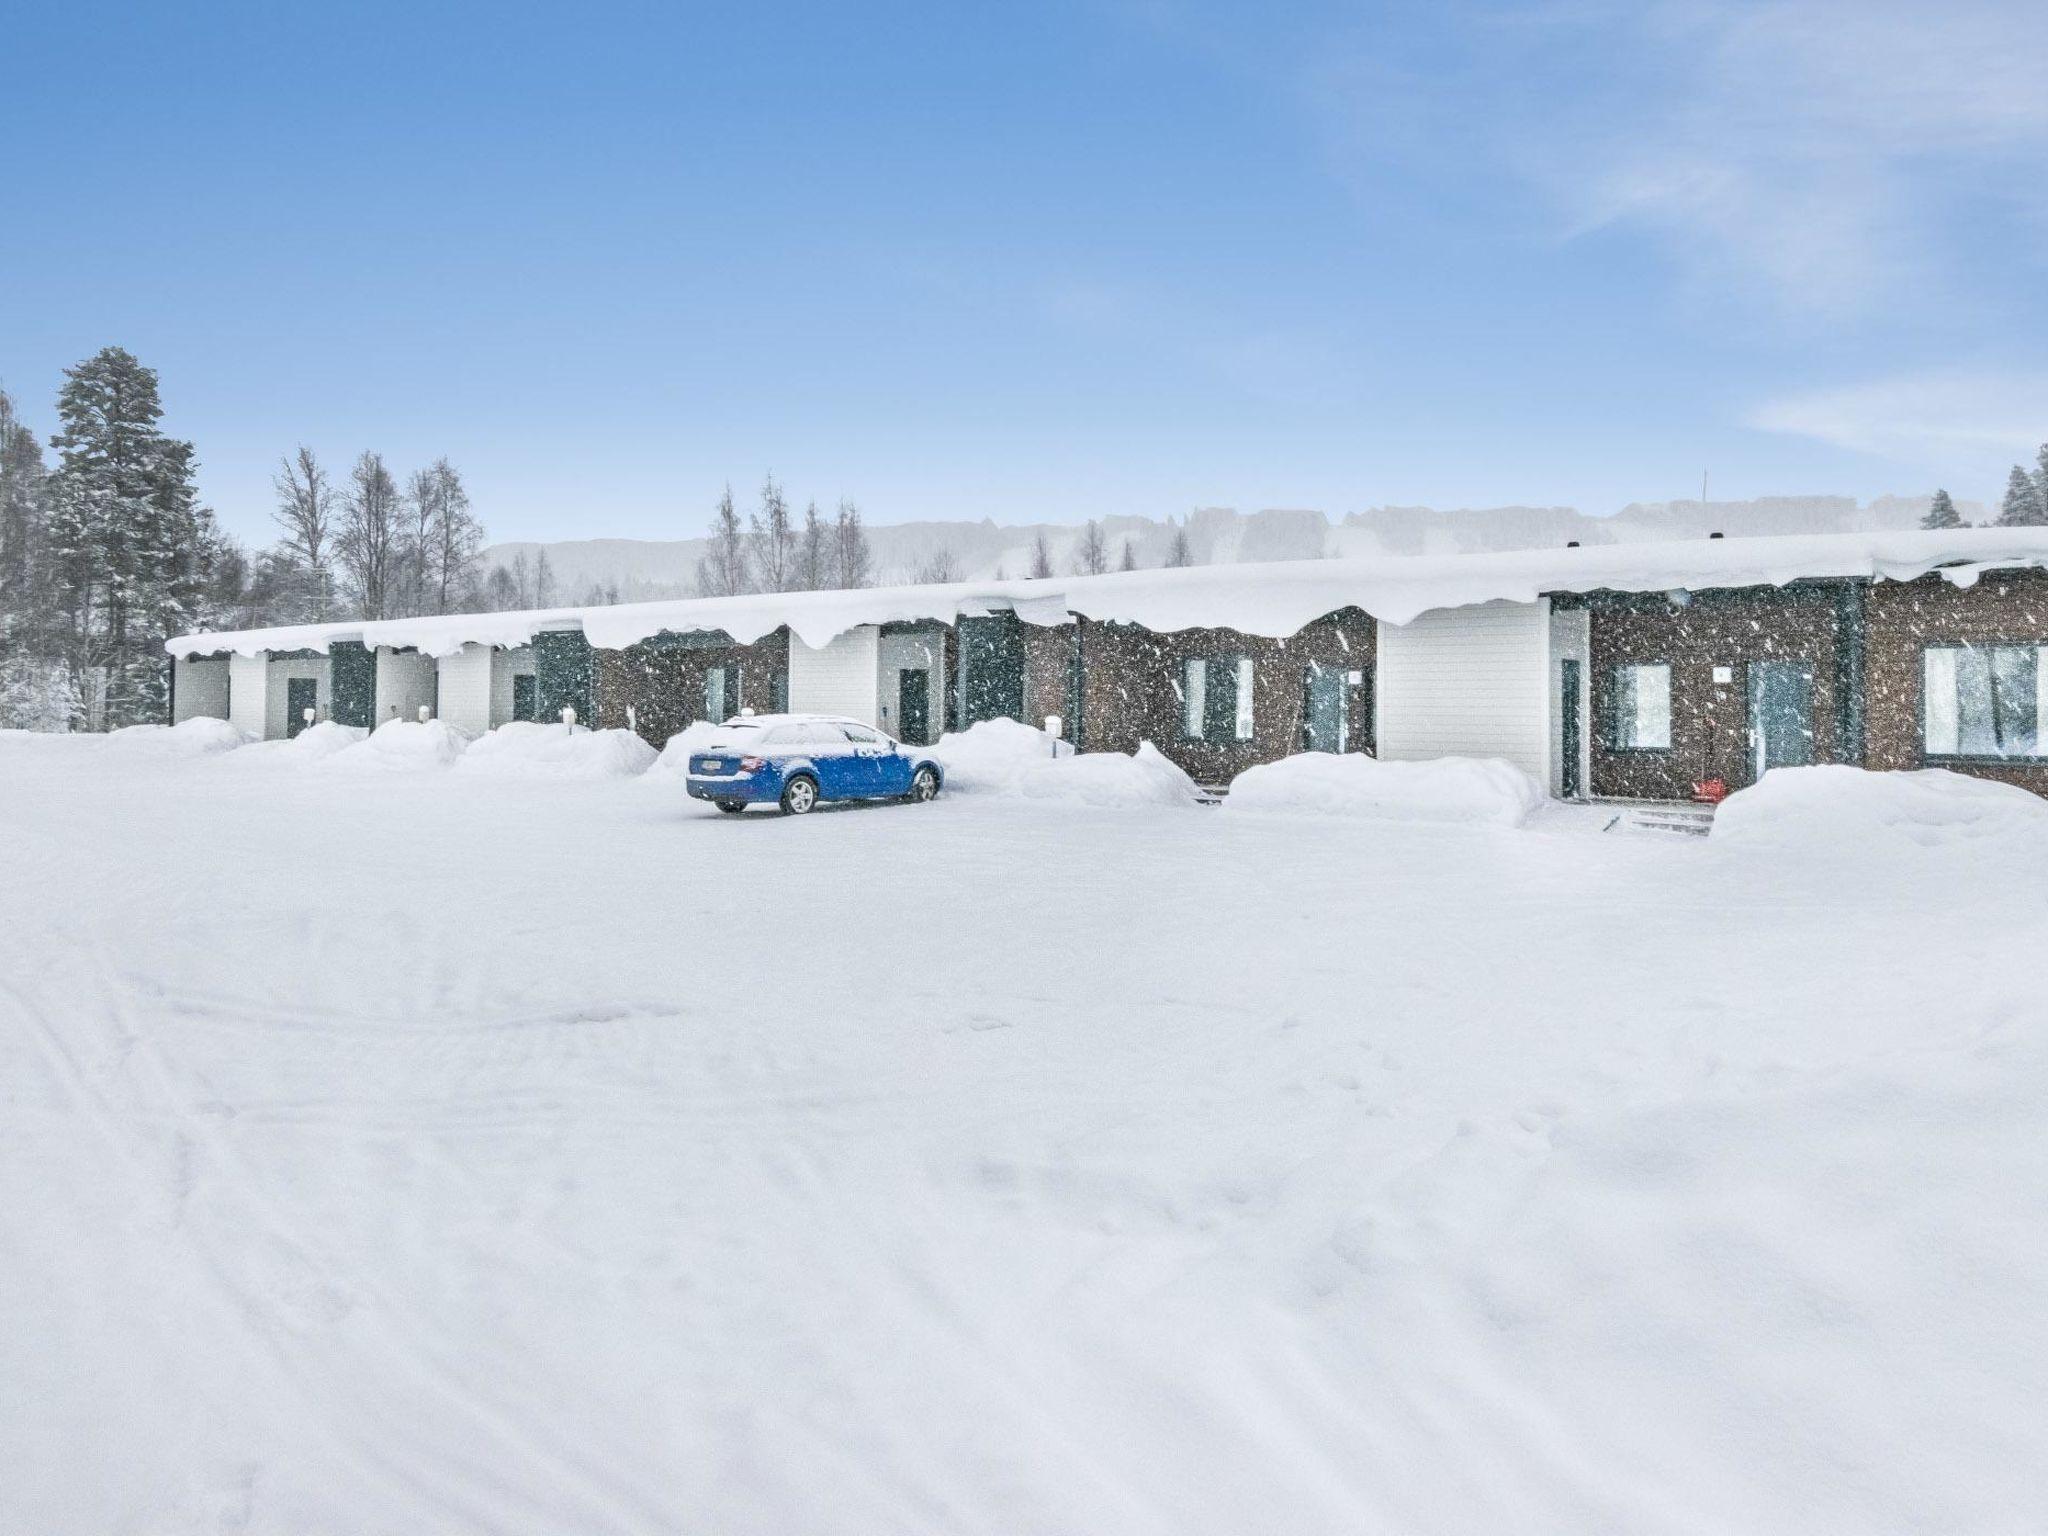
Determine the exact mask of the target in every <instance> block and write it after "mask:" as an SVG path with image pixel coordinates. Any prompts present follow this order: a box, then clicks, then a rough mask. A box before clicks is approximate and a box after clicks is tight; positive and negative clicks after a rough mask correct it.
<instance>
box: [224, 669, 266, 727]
mask: <svg viewBox="0 0 2048 1536" xmlns="http://www.w3.org/2000/svg"><path fill="white" fill-rule="evenodd" d="M228 723H229V724H231V725H233V726H234V727H235V728H236V729H237V730H241V731H246V732H247V733H248V734H249V735H251V736H266V737H267V736H268V735H269V734H270V658H269V657H267V656H230V657H229V658H228Z"/></svg>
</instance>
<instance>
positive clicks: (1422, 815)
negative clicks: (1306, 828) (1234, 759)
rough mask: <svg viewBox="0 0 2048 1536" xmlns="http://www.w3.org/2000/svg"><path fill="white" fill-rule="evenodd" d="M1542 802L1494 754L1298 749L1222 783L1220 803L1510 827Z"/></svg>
mask: <svg viewBox="0 0 2048 1536" xmlns="http://www.w3.org/2000/svg"><path fill="white" fill-rule="evenodd" d="M1543 801H1544V794H1543V786H1542V785H1541V784H1538V783H1537V782H1536V781H1535V780H1534V779H1533V778H1531V777H1530V776H1529V775H1528V774H1527V773H1525V772H1523V771H1522V770H1521V769H1520V768H1517V767H1516V766H1515V765H1514V764H1513V763H1507V762H1502V761H1501V760H1500V759H1499V758H1495V757H1437V758H1430V759H1428V760H1427V761H1424V762H1416V763H1385V762H1381V761H1380V760H1379V759H1378V758H1374V757H1368V756H1366V755H1365V754H1364V753H1363V752H1346V753H1343V754H1341V755H1339V754H1337V753H1333V752H1302V753H1298V754H1297V755H1295V756H1293V757H1289V758H1284V759H1282V760H1281V761H1280V762H1277V763H1261V764H1260V765H1258V766H1257V767H1255V768H1247V769H1245V771H1244V772H1243V773H1240V774H1239V775H1238V776H1237V777H1236V778H1234V779H1232V780H1231V781H1230V794H1229V796H1228V797H1227V798H1226V799H1225V800H1224V802H1223V804H1224V808H1225V809H1226V810H1231V811H1298V812H1304V813H1311V814H1315V815H1323V816H1365V817H1372V818H1377V819H1380V820H1387V821H1459V822H1475V823H1481V824H1484V825H1490V826H1498V827H1517V826H1520V825H1521V824H1522V822H1523V821H1524V820H1525V819H1526V818H1527V817H1528V816H1529V814H1530V813H1531V812H1532V811H1534V810H1535V809H1536V808H1537V807H1538V806H1540V805H1542V804H1543Z"/></svg>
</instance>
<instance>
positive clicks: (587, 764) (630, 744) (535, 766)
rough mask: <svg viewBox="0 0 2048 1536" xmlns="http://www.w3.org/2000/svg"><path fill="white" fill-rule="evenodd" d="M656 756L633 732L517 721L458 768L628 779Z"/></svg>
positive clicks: (482, 742) (504, 774)
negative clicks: (594, 729)
mask: <svg viewBox="0 0 2048 1536" xmlns="http://www.w3.org/2000/svg"><path fill="white" fill-rule="evenodd" d="M655 760H656V754H655V751H654V748H652V747H650V746H649V745H647V743H646V742H644V741H642V740H641V739H640V738H639V737H638V736H636V735H634V734H633V733H632V732H631V731H621V730H609V731H593V730H591V729H590V728H589V727H588V726H582V725H562V724H558V723H542V722H539V721H533V720H514V721H511V722H510V723H508V724H505V725H501V726H499V727H498V728H497V729H496V730H494V731H492V732H491V733H490V734H489V735H487V736H483V737H481V738H479V739H478V740H477V741H476V742H475V743H474V744H473V745H472V746H471V747H470V749H469V750H468V751H467V752H465V753H463V754H462V760H461V762H459V763H457V764H456V767H457V768H459V769H460V770H461V771H462V772H464V773H488V774H494V775H497V776H498V777H500V778H527V779H624V778H631V777H633V776H634V775H636V774H642V773H645V772H646V771H647V770H648V769H649V768H651V767H653V766H654V763H655Z"/></svg>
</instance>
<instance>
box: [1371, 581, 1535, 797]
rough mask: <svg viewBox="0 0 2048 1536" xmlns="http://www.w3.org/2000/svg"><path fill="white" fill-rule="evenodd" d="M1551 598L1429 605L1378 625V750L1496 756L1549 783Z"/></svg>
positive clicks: (1397, 756)
mask: <svg viewBox="0 0 2048 1536" xmlns="http://www.w3.org/2000/svg"><path fill="white" fill-rule="evenodd" d="M1549 652H1550V605H1549V603H1548V602H1534V603H1507V602H1497V603H1484V604H1478V605H1475V606H1472V607H1468V608H1433V609H1431V610H1429V611H1428V612H1427V613H1423V614H1420V615H1418V616H1417V617H1416V618H1415V620H1414V621H1413V622H1412V623H1408V624H1382V625H1381V626H1380V628H1379V659H1378V663H1377V670H1376V681H1377V686H1376V687H1375V689H1374V691H1373V697H1374V700H1375V704H1376V708H1377V710H1378V716H1379V728H1378V740H1379V755H1380V756H1381V757H1383V758H1386V759H1388V760H1390V761H1401V760H1414V759H1420V758H1431V757H1451V756H1458V757H1501V758H1506V759H1507V760H1508V761H1509V762H1511V763H1513V764H1514V765H1515V766H1516V767H1518V768H1522V769H1525V770H1526V771H1527V772H1529V773H1530V774H1532V775H1533V776H1534V777H1535V779H1536V781H1537V782H1538V783H1539V784H1547V783H1549V782H1550V708H1549V691H1550V690H1549V686H1548V683H1549Z"/></svg>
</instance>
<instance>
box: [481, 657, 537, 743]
mask: <svg viewBox="0 0 2048 1536" xmlns="http://www.w3.org/2000/svg"><path fill="white" fill-rule="evenodd" d="M532 675H533V647H532V646H530V645H522V646H518V647H516V648H515V649H512V650H509V651H493V652H491V725H492V727H493V728H496V727H498V726H501V725H503V724H504V723H505V722H506V721H507V720H510V719H511V718H512V679H513V678H515V677H531V676H532Z"/></svg>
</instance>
